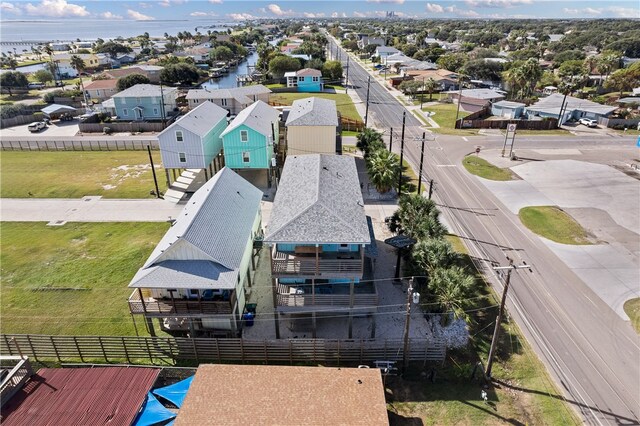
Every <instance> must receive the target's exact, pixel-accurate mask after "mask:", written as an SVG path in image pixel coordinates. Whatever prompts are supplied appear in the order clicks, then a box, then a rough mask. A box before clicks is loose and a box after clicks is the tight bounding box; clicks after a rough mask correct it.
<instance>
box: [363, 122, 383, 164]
mask: <svg viewBox="0 0 640 426" xmlns="http://www.w3.org/2000/svg"><path fill="white" fill-rule="evenodd" d="M357 140H358V141H357V142H356V147H357V148H358V149H359V150H360V151H362V152H363V153H364V157H365V158H367V157H368V156H369V154H371V153H373V152H375V151H377V150H379V149H380V148H385V145H384V142H383V141H382V133H380V132H377V131H375V130H373V129H370V128H368V127H366V128H365V129H364V130H363V131H362V132H360V133H359V134H358V136H357Z"/></svg>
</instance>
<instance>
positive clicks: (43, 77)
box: [33, 69, 53, 84]
mask: <svg viewBox="0 0 640 426" xmlns="http://www.w3.org/2000/svg"><path fill="white" fill-rule="evenodd" d="M33 78H35V79H36V80H37V81H39V82H40V83H42V84H47V83H48V82H50V81H53V74H51V71H49V70H45V69H41V70H38V71H36V72H34V73H33Z"/></svg>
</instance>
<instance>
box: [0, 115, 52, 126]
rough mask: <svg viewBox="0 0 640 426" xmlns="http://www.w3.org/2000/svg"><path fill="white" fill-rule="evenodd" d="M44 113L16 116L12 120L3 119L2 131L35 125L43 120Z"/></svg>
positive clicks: (1, 123) (0, 124)
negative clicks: (35, 122) (30, 124)
mask: <svg viewBox="0 0 640 426" xmlns="http://www.w3.org/2000/svg"><path fill="white" fill-rule="evenodd" d="M42 117H43V115H42V113H39V114H30V115H16V116H15V117H11V118H3V119H2V120H0V129H4V128H6V127H13V126H22V125H23V124H29V123H33V122H34V121H41V120H42Z"/></svg>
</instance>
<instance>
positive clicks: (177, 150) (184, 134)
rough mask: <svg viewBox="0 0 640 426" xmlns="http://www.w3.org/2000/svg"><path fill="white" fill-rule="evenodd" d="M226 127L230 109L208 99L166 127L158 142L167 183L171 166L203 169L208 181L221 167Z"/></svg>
mask: <svg viewBox="0 0 640 426" xmlns="http://www.w3.org/2000/svg"><path fill="white" fill-rule="evenodd" d="M226 128H227V110H226V109H224V108H221V107H219V106H217V105H215V104H214V103H212V102H208V101H207V102H204V103H202V104H200V105H198V107H197V108H195V109H192V110H191V111H189V113H188V114H186V115H184V116H182V117H180V118H179V119H178V120H177V121H176V122H175V123H173V124H172V125H171V126H169V127H167V128H166V129H164V130H163V131H162V133H160V134H159V135H158V142H159V145H160V154H161V156H162V165H163V166H164V169H165V170H166V171H167V184H168V185H169V186H171V181H170V179H169V169H204V173H205V178H206V179H207V180H208V179H209V176H213V173H214V172H217V171H218V170H219V169H220V168H221V161H220V160H218V158H219V157H218V154H220V152H221V151H222V138H221V137H220V135H221V134H222V132H223V131H224V129H226Z"/></svg>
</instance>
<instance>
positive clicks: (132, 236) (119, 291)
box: [0, 222, 169, 336]
mask: <svg viewBox="0 0 640 426" xmlns="http://www.w3.org/2000/svg"><path fill="white" fill-rule="evenodd" d="M168 227H169V225H168V224H166V223H67V224H66V225H64V226H60V227H57V226H46V225H45V224H44V223H38V222H35V223H16V222H1V223H0V231H1V233H2V242H1V243H0V260H1V264H2V289H1V293H0V295H1V296H2V297H1V304H0V307H1V308H2V324H1V325H0V329H1V331H2V333H13V334H16V333H17V334H22V333H33V334H67V335H71V334H82V335H88V334H94V335H113V336H120V335H123V336H128V335H135V330H134V326H133V322H132V320H131V315H130V314H129V308H128V305H127V298H128V297H129V295H130V294H131V290H130V289H129V288H127V285H128V284H129V281H130V280H131V278H132V277H133V275H134V274H135V273H136V271H137V270H138V268H139V267H140V266H142V264H143V263H144V261H145V260H146V259H147V257H148V256H149V254H150V253H151V251H152V250H153V248H154V247H155V245H156V244H157V243H158V241H160V238H161V237H162V235H164V233H165V232H166V231H167V229H168ZM138 319H139V318H136V320H138ZM137 324H138V331H139V332H140V333H141V334H145V332H144V325H143V322H142V321H137Z"/></svg>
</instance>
